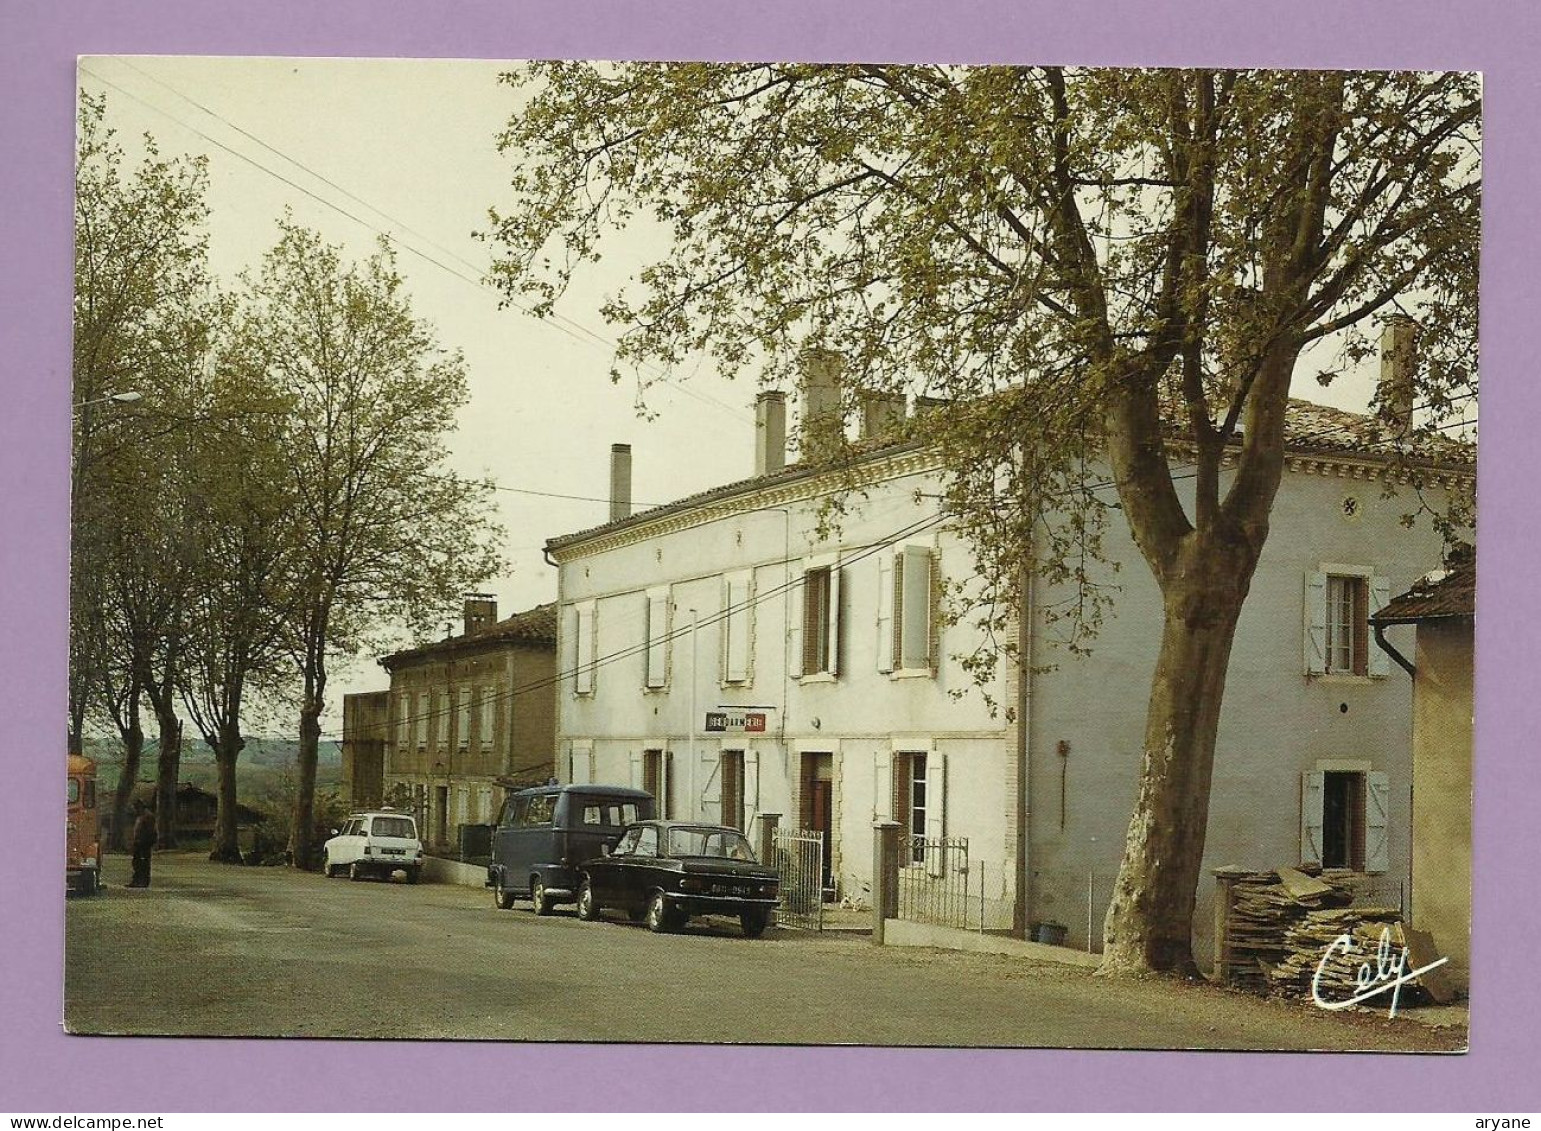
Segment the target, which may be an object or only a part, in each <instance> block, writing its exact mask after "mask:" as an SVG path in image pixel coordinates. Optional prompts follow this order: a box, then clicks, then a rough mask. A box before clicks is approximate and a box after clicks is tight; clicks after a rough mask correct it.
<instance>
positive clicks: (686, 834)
mask: <svg viewBox="0 0 1541 1131" xmlns="http://www.w3.org/2000/svg"><path fill="white" fill-rule="evenodd" d="M669 855H670V856H717V857H720V858H722V859H724V860H748V861H753V860H754V852H753V851H751V849H750V847H749V842H748V841H747V840H745V839H744V834H743V833H740V832H735V831H734V830H733V829H693V828H688V827H686V828H672V829H670V830H669Z"/></svg>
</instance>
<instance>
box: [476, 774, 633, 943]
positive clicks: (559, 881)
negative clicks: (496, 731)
mask: <svg viewBox="0 0 1541 1131" xmlns="http://www.w3.org/2000/svg"><path fill="white" fill-rule="evenodd" d="M652 816H653V795H652V794H651V793H646V792H644V791H643V790H640V789H631V788H629V787H627V786H622V785H598V784H593V783H590V784H586V785H541V786H536V787H535V788H533V789H522V790H520V791H519V792H517V793H511V794H509V795H508V798H507V800H506V801H505V802H504V803H503V809H502V811H501V812H500V813H499V814H498V822H497V827H496V828H494V829H493V831H492V861H491V862H490V863H489V864H488V865H487V886H488V887H489V888H491V889H492V900H493V903H494V904H496V905H497V907H498V908H500V909H501V910H504V911H507V910H508V909H509V908H510V907H512V906H513V905H514V899H515V898H516V897H522V898H525V899H528V900H529V901H530V905H531V906H532V907H533V908H534V909H535V914H537V915H545V914H548V913H549V912H550V911H551V908H552V907H553V906H554V905H556V904H558V903H572V902H573V901H574V900H576V899H577V898H578V866H579V865H580V864H581V863H582V862H583V861H585V860H587V859H589V858H590V857H591V856H597V855H599V854H600V853H601V852H602V851H604V850H605V849H607V848H611V847H614V845H615V842H616V841H617V840H619V839H620V837H621V833H623V832H624V831H625V830H626V826H627V825H631V824H634V823H636V822H637V821H646V820H648V819H649V818H651V817H652Z"/></svg>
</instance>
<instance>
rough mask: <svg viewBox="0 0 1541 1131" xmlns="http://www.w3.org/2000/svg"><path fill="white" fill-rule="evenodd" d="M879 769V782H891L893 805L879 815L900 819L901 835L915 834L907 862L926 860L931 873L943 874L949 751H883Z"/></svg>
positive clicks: (907, 854) (889, 795)
mask: <svg viewBox="0 0 1541 1131" xmlns="http://www.w3.org/2000/svg"><path fill="white" fill-rule="evenodd" d="M877 770H878V779H879V782H880V783H881V782H882V781H884V780H885V779H886V780H887V782H888V787H889V788H888V793H887V797H888V803H889V804H890V805H891V806H892V808H891V810H890V811H889V812H888V813H884V812H882V811H881V810H880V811H879V812H878V814H877V816H879V817H888V816H891V817H892V818H893V820H895V821H897V822H898V823H899V835H900V836H901V837H908V838H912V839H911V841H910V844H909V847H908V849H907V850H906V853H905V856H904V860H905V862H906V863H909V864H924V865H925V868H926V871H927V872H928V873H929V874H931V875H933V876H939V875H941V874H942V866H943V862H944V859H945V850H944V848H943V846H942V844H941V843H940V842H941V841H942V839H943V838H944V837H945V836H946V833H947V829H946V815H947V755H946V754H944V753H942V752H941V751H939V750H905V751H895V752H894V753H893V754H891V755H890V754H888V753H886V752H880V753H879V754H878V760H877ZM879 796H880V797H882V796H883V794H882V793H880V794H879Z"/></svg>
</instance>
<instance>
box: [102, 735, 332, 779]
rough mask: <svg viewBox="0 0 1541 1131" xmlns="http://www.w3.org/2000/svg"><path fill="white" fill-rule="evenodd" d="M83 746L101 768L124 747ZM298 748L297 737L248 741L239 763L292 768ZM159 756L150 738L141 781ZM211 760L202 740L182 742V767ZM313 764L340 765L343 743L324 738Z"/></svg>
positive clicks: (150, 774) (118, 759)
mask: <svg viewBox="0 0 1541 1131" xmlns="http://www.w3.org/2000/svg"><path fill="white" fill-rule="evenodd" d="M85 746H86V750H85V753H86V756H87V757H88V758H91V759H93V760H94V761H96V762H97V763H98V764H100V765H103V766H112V765H118V764H120V763H121V762H122V761H123V746H122V744H121V743H119V742H116V741H114V740H111V739H103V738H89V739H87V740H86V743H85ZM299 749H300V742H299V739H297V738H248V739H247V740H246V749H245V750H242V751H241V758H240V763H239V764H241V765H251V766H268V767H273V768H275V769H281V768H283V767H285V766H292V765H294V763H295V760H296V758H297V757H298V755H299ZM159 757H160V748H159V746H158V744H157V743H156V742H155V740H154V739H153V738H152V739H148V740H147V741H146V742H145V749H144V754H143V756H142V758H141V761H140V765H139V776H140V777H141V778H143V779H146V780H148V779H150V778H153V777H154V776H155V762H156V760H157V759H158V758H159ZM213 761H214V752H213V751H212V750H210V749H209V747H208V746H207V744H205V743H204V742H203V741H201V740H195V741H184V742H183V744H182V764H183V765H184V766H196V765H203V764H205V763H207V764H212V763H213ZM316 761H317V764H318V765H320V766H341V765H342V743H340V742H336V741H331V740H326V739H323V740H322V742H321V744H320V746H319V747H318V748H317V751H316Z"/></svg>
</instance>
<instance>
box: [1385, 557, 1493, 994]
mask: <svg viewBox="0 0 1541 1131" xmlns="http://www.w3.org/2000/svg"><path fill="white" fill-rule="evenodd" d="M1476 589H1477V562H1476V558H1475V556H1468V557H1466V558H1465V559H1464V560H1461V561H1457V562H1453V563H1452V564H1451V566H1450V568H1448V569H1444V570H1440V571H1438V572H1437V573H1434V574H1430V575H1429V576H1428V577H1426V578H1424V579H1423V580H1421V581H1419V582H1418V583H1417V584H1416V585H1414V586H1413V587H1412V588H1411V589H1409V590H1408V591H1407V592H1406V593H1403V594H1402V595H1401V596H1400V597H1397V598H1396V599H1395V600H1393V601H1392V602H1391V603H1390V604H1388V605H1387V606H1386V607H1385V608H1384V609H1382V610H1381V611H1380V613H1379V615H1377V616H1376V617H1375V627H1376V634H1377V635H1380V632H1381V630H1382V629H1383V628H1384V627H1386V626H1388V625H1402V624H1415V625H1417V626H1418V638H1417V646H1416V647H1417V650H1416V653H1415V660H1414V662H1413V663H1412V664H1408V663H1407V662H1406V660H1405V657H1401V656H1398V657H1397V658H1398V659H1399V660H1400V661H1401V662H1402V666H1403V667H1404V668H1408V669H1409V674H1410V675H1411V676H1412V677H1413V804H1412V828H1413V845H1412V883H1411V888H1412V900H1411V912H1412V923H1413V926H1415V927H1417V928H1419V929H1420V930H1425V931H1428V932H1430V933H1431V934H1432V935H1433V936H1434V945H1435V946H1436V947H1437V948H1438V950H1439V952H1440V954H1442V955H1446V956H1448V957H1449V959H1450V963H1449V970H1450V977H1451V980H1452V981H1453V982H1454V983H1455V984H1456V985H1457V986H1458V987H1459V988H1460V989H1462V990H1464V989H1466V987H1467V984H1468V981H1469V978H1470V970H1471V810H1472V796H1471V785H1472V709H1473V704H1474V699H1473V662H1472V661H1473V646H1474V642H1475V636H1476Z"/></svg>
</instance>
